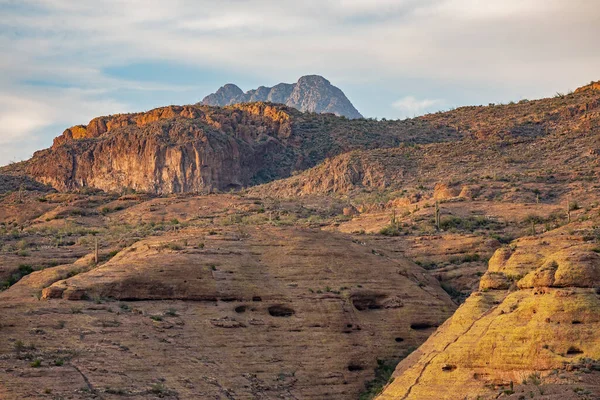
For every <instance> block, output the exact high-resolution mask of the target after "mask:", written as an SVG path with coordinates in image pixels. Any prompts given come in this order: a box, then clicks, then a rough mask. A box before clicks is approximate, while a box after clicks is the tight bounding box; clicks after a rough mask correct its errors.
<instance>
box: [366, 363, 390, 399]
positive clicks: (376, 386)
mask: <svg viewBox="0 0 600 400" xmlns="http://www.w3.org/2000/svg"><path fill="white" fill-rule="evenodd" d="M399 362H400V360H377V368H375V378H374V379H373V380H371V381H368V382H367V383H365V391H364V392H362V393H361V394H360V395H359V397H358V398H359V400H371V399H374V398H375V397H377V395H379V393H381V391H382V390H383V388H384V387H385V385H386V384H387V383H388V381H389V380H390V378H391V376H392V374H393V373H394V370H395V369H396V366H397V365H398V363H399Z"/></svg>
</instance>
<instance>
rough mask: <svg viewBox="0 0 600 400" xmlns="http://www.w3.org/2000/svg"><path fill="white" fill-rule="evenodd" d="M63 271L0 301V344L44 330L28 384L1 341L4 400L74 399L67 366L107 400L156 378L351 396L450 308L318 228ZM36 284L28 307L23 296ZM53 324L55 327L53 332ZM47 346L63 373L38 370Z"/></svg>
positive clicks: (180, 245) (241, 393)
mask: <svg viewBox="0 0 600 400" xmlns="http://www.w3.org/2000/svg"><path fill="white" fill-rule="evenodd" d="M79 264H81V265H89V264H87V263H85V262H82V263H79ZM72 268H73V271H74V272H73V273H72V274H71V275H74V276H70V277H67V278H65V275H64V274H65V272H66V271H68V269H67V268H66V267H65V266H60V267H56V268H55V269H56V271H54V268H48V269H46V270H44V271H40V272H36V273H34V274H32V276H31V278H29V279H24V280H23V281H21V282H19V283H17V284H16V285H15V286H13V287H11V288H10V289H9V290H8V291H6V292H3V293H2V294H1V297H2V298H1V299H0V306H2V305H7V308H6V309H2V313H3V319H2V324H6V325H7V326H4V327H1V328H0V333H1V334H2V336H3V337H16V338H22V337H23V338H25V337H29V333H28V332H30V331H31V332H35V329H36V328H38V329H43V331H44V333H43V337H42V336H40V337H39V338H38V340H37V341H36V346H37V350H36V351H38V352H44V353H42V355H40V356H39V357H41V358H43V359H44V368H41V369H39V373H37V374H36V376H35V377H31V376H29V375H26V374H22V373H21V368H22V367H23V368H25V369H27V370H31V367H29V363H30V362H31V361H21V360H18V359H16V358H12V355H13V354H14V353H12V346H11V345H10V344H8V345H7V343H8V342H7V341H2V342H1V344H0V393H3V394H4V395H5V396H6V398H7V399H11V398H15V399H16V398H25V397H27V396H30V397H31V396H33V394H35V393H36V390H42V389H40V388H51V389H52V393H53V394H54V395H55V396H59V395H60V396H66V395H67V394H71V395H72V394H73V391H74V390H79V389H80V388H81V386H82V385H84V386H85V385H86V384H85V382H82V380H81V377H80V376H79V375H78V377H76V378H75V379H74V378H73V377H72V376H71V375H69V374H67V371H70V370H72V369H73V368H72V367H71V366H72V365H74V366H77V367H78V368H80V370H81V371H82V373H83V374H85V377H86V379H87V382H89V385H90V387H91V388H92V389H90V390H91V391H92V393H96V394H100V395H102V394H106V395H107V398H110V396H109V395H110V394H111V393H117V392H120V393H125V394H131V395H136V394H137V396H139V397H140V398H151V397H152V393H145V392H144V390H147V388H149V387H150V385H151V383H152V382H155V381H156V379H158V378H160V379H162V380H161V381H160V382H162V385H164V387H165V391H166V390H167V389H168V390H173V391H174V392H176V393H178V397H179V398H189V399H194V398H296V399H323V398H328V399H339V400H346V399H351V398H357V397H358V394H359V393H360V392H361V391H362V390H363V389H364V382H365V381H366V380H369V379H371V377H372V374H373V370H374V368H375V367H376V365H377V359H395V358H397V357H400V356H401V355H402V354H404V353H405V352H406V351H407V350H408V349H409V348H410V347H411V346H418V345H419V344H420V343H422V342H423V341H424V340H425V339H426V338H427V336H428V335H429V334H430V333H431V332H432V331H433V329H434V327H435V326H439V325H440V324H442V323H443V322H444V321H445V319H446V318H448V317H449V316H450V315H451V313H452V312H453V311H454V309H455V306H454V304H453V303H452V302H451V300H450V298H449V297H448V295H447V294H446V293H445V292H444V291H443V290H442V289H441V287H440V286H439V283H438V282H436V281H435V280H434V279H432V278H430V277H428V275H427V274H425V271H423V270H422V269H421V268H419V267H417V266H416V265H415V264H413V263H412V262H409V261H407V260H391V259H388V258H386V257H383V256H381V255H378V254H374V253H373V252H372V251H371V249H370V248H369V247H366V246H363V245H361V244H359V243H354V242H352V241H351V240H350V238H347V237H345V236H343V235H339V234H332V233H326V232H322V231H319V230H309V229H297V228H277V227H273V226H266V225H263V226H261V227H259V228H252V227H248V226H231V227H220V228H218V227H215V228H213V229H212V230H209V229H193V230H192V229H190V230H187V231H181V232H174V233H170V234H167V235H164V236H162V237H156V238H151V239H146V240H142V241H140V242H137V243H135V244H134V245H132V246H131V247H128V248H125V249H123V250H122V251H121V252H120V253H119V254H117V255H116V256H115V257H114V258H113V259H112V260H110V261H109V262H107V263H106V264H104V265H102V266H100V267H97V268H95V269H91V270H90V269H89V268H83V269H81V268H79V267H78V265H73V266H72ZM76 273H78V274H76ZM50 279H54V280H58V279H62V280H59V281H57V282H56V283H54V284H52V285H50V286H48V285H49V280H50ZM41 285H43V286H41ZM42 287H45V288H44V289H43V292H42V300H41V301H38V300H36V299H34V298H33V297H32V296H31V294H30V292H31V291H35V290H39V289H41V288H42ZM18 295H22V296H23V298H22V299H20V300H19V299H18V298H15V296H18ZM8 299H12V300H10V301H9V300H8ZM84 299H86V300H85V301H84ZM115 299H118V300H119V302H115ZM11 301H12V302H11ZM129 301H131V302H129ZM15 304H16V305H17V306H16V307H15ZM27 307H29V308H27ZM25 309H29V310H31V311H30V315H29V316H28V317H27V318H23V316H22V313H23V312H24V310H25ZM109 309H110V310H109ZM71 310H75V311H71ZM5 311H6V312H5ZM48 313H51V314H50V315H48ZM55 315H56V316H57V318H58V319H59V320H62V321H63V322H62V326H63V327H64V329H58V328H53V326H56V324H57V322H56V321H54V316H55ZM46 321H47V322H46ZM40 324H42V325H40ZM82 335H83V339H82ZM23 340H25V339H23ZM54 343H60V351H62V352H63V353H64V354H66V355H65V356H63V357H67V355H68V354H71V352H74V353H76V354H77V358H76V359H75V358H73V359H68V360H67V361H66V362H65V366H64V368H62V369H61V370H64V371H63V374H62V375H61V376H55V375H51V373H52V371H53V370H54V369H55V368H54V367H53V368H46V367H45V364H46V363H47V360H48V359H51V360H53V358H50V357H52V356H53V353H52V351H53V346H54ZM165 354H168V357H165ZM99 363H102V367H101V368H98V367H97V365H99ZM8 365H10V366H11V368H8ZM124 371H125V373H126V374H127V377H126V379H124V378H123V373H124ZM44 379H45V380H44ZM42 381H43V383H41V382H42ZM105 388H106V391H105ZM109 389H110V390H109ZM224 393H227V394H228V396H225V395H224ZM265 393H268V396H267V395H266V394H265ZM162 394H163V395H164V393H162ZM88 396H89V395H88ZM164 397H166V395H165V396H164ZM74 398H82V397H77V396H76V397H74Z"/></svg>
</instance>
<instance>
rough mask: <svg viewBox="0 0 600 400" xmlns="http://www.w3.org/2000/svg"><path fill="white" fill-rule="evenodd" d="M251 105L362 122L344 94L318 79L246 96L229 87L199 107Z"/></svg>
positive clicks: (254, 91) (247, 93)
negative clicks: (275, 105) (276, 106)
mask: <svg viewBox="0 0 600 400" xmlns="http://www.w3.org/2000/svg"><path fill="white" fill-rule="evenodd" d="M253 102H270V103H280V104H285V105H287V106H289V107H293V108H296V109H298V110H300V111H303V112H304V111H308V112H316V113H320V114H321V113H331V114H335V115H337V116H344V117H346V118H350V119H353V118H362V115H361V114H360V113H359V112H358V111H357V110H356V108H354V106H353V105H352V103H351V102H350V100H348V98H347V97H346V95H345V94H344V92H342V91H341V90H340V89H339V88H337V87H335V86H333V85H332V84H331V83H330V82H329V81H328V80H327V79H325V78H323V77H322V76H319V75H307V76H303V77H301V78H300V79H299V80H298V82H297V83H294V84H289V83H280V84H278V85H275V86H273V87H265V86H260V87H259V88H258V89H254V90H249V91H247V92H246V93H244V92H243V91H242V89H240V88H239V87H237V86H236V85H234V84H231V83H229V84H227V85H225V86H223V87H221V88H220V89H219V90H217V92H216V93H213V94H210V95H208V96H206V97H205V98H204V99H203V100H202V101H201V102H200V104H203V105H207V106H220V107H222V106H228V105H232V104H239V103H253Z"/></svg>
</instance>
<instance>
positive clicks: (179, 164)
mask: <svg viewBox="0 0 600 400" xmlns="http://www.w3.org/2000/svg"><path fill="white" fill-rule="evenodd" d="M458 137H459V135H458V134H457V133H455V132H451V131H447V130H445V129H430V128H429V127H428V126H427V125H426V124H423V125H418V124H417V125H415V124H409V123H405V122H401V121H398V122H390V123H385V124H380V123H378V122H376V121H350V120H347V119H341V118H338V117H335V116H333V115H329V114H326V115H325V114H322V115H315V114H302V113H300V112H298V111H297V110H295V109H293V108H289V107H286V106H282V105H273V104H266V103H249V104H241V105H235V106H228V107H224V108H217V107H209V106H170V107H162V108H157V109H155V110H152V111H149V112H145V113H137V114H123V115H114V116H108V117H99V118H95V119H93V120H92V121H90V123H89V124H88V125H87V126H83V125H79V126H75V127H72V128H69V129H67V130H66V131H65V132H64V133H63V134H62V135H61V136H59V137H58V138H56V139H55V141H54V145H53V146H52V147H51V148H50V149H47V150H43V151H40V152H37V153H36V154H35V155H34V157H33V158H32V159H31V160H30V161H28V162H27V163H26V165H25V166H24V169H25V172H26V173H27V174H29V175H30V176H31V177H33V178H34V179H36V180H38V181H40V182H42V183H45V184H48V185H51V186H53V187H54V188H56V189H58V190H72V189H77V188H81V187H93V188H98V189H102V190H108V191H121V190H123V189H133V190H137V191H144V192H149V193H183V192H214V191H227V190H231V189H239V188H242V187H246V186H250V185H255V184H259V183H263V182H268V181H272V180H274V179H278V178H284V177H288V176H290V175H291V174H292V172H294V171H298V170H304V169H307V168H309V167H312V166H314V165H316V164H317V163H319V162H321V161H322V160H324V159H325V158H327V157H331V156H335V155H337V154H340V153H344V152H347V151H350V150H353V149H365V148H366V149H368V148H377V147H393V146H397V145H398V144H400V143H402V142H404V141H407V142H431V141H438V140H440V141H443V140H456V139H457V138H458Z"/></svg>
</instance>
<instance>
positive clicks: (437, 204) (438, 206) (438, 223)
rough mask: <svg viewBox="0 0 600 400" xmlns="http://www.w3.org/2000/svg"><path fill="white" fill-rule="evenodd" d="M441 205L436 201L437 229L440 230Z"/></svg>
mask: <svg viewBox="0 0 600 400" xmlns="http://www.w3.org/2000/svg"><path fill="white" fill-rule="evenodd" d="M440 214H441V213H440V203H439V202H438V201H437V200H436V201H435V229H437V230H438V231H439V230H440Z"/></svg>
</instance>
